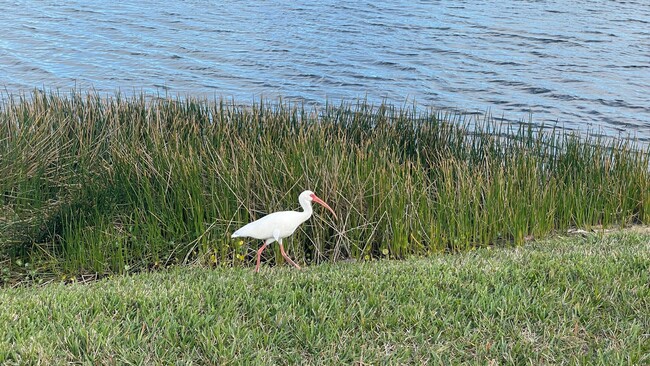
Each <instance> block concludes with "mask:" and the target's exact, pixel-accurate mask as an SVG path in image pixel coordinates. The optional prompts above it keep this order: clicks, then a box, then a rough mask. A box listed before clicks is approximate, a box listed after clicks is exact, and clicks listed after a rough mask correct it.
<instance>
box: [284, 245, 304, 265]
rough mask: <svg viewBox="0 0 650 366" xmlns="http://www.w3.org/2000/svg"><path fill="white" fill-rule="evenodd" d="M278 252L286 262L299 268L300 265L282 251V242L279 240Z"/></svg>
mask: <svg viewBox="0 0 650 366" xmlns="http://www.w3.org/2000/svg"><path fill="white" fill-rule="evenodd" d="M280 253H282V256H283V257H284V259H286V260H287V262H289V263H291V264H293V266H294V267H296V268H298V269H300V266H299V265H297V264H296V262H294V261H292V260H291V258H289V256H288V255H287V253H286V252H285V251H284V246H283V245H282V242H280Z"/></svg>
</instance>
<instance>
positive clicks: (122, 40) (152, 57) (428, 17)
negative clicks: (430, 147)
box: [0, 0, 650, 140]
mask: <svg viewBox="0 0 650 366" xmlns="http://www.w3.org/2000/svg"><path fill="white" fill-rule="evenodd" d="M0 22H1V23H2V24H5V27H3V35H2V37H0V65H1V66H2V67H0V87H3V88H4V89H6V90H8V91H10V92H24V91H28V90H30V89H32V88H41V87H46V88H54V89H56V88H61V89H62V90H65V89H70V88H75V87H76V88H94V89H96V90H98V91H100V92H108V93H110V92H113V91H116V90H118V89H120V90H122V91H128V90H134V91H140V90H143V91H147V92H154V93H157V92H160V91H166V92H170V93H172V94H174V95H176V94H180V95H183V94H193V95H199V96H200V95H206V96H213V95H215V94H216V95H222V96H224V97H228V98H230V97H234V98H236V99H239V100H242V101H246V100H257V98H259V96H260V95H263V96H266V97H270V98H274V97H275V96H285V97H295V98H297V99H300V100H303V101H308V102H313V103H322V102H324V101H325V100H326V99H327V98H329V99H340V98H344V99H355V98H366V99H368V100H369V101H371V102H379V101H381V100H389V101H392V102H394V103H398V104H401V103H402V102H404V101H405V99H407V98H409V99H412V100H416V101H417V102H418V103H419V104H424V105H429V106H432V107H439V108H446V109H450V110H458V109H462V110H463V111H466V112H467V113H469V114H474V113H477V112H485V111H490V112H491V113H492V114H494V115H496V116H499V117H504V118H505V119H506V120H510V121H517V120H521V119H523V120H528V116H529V114H530V113H533V120H534V121H537V122H538V123H548V122H560V123H562V124H563V125H564V126H566V127H567V128H575V129H589V130H594V129H598V130H602V131H604V133H611V134H619V133H620V132H621V131H625V132H629V133H636V134H637V135H638V136H639V137H641V138H643V139H645V140H650V93H647V90H650V70H649V69H650V51H649V50H650V31H649V30H648V29H649V28H648V25H649V24H650V2H646V1H626V2H615V1H607V0H577V1H573V2H565V1H560V0H548V1H515V0H506V1H499V0H486V1H470V0H439V1H404V0H398V1H386V0H379V1H361V2H353V3H350V2H340V1H333V0H323V1H319V2H313V1H304V0H297V1H268V0H253V1H228V2H217V3H212V2H205V1H198V0H189V1H185V2H171V3H166V4H165V6H161V5H160V2H155V1H152V0H145V1H141V2H128V3H124V2H103V1H99V0H84V1H81V0H71V1H67V2H59V1H52V0H49V1H48V0H45V1H40V2H33V1H26V0H18V1H14V2H13V3H12V5H11V6H6V7H5V9H3V12H1V13H0Z"/></svg>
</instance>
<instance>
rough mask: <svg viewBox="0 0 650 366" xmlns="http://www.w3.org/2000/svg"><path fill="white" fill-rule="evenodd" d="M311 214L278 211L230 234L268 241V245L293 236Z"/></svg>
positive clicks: (236, 236) (234, 236)
mask: <svg viewBox="0 0 650 366" xmlns="http://www.w3.org/2000/svg"><path fill="white" fill-rule="evenodd" d="M311 214H312V213H311V212H306V211H303V212H298V211H280V212H274V213H272V214H268V215H266V216H264V217H262V218H261V219H259V220H256V221H253V222H251V223H249V224H246V225H244V226H243V227H242V228H240V229H238V230H237V231H235V232H234V233H233V234H232V237H233V238H238V237H242V236H246V237H249V238H255V239H259V240H268V244H271V243H273V242H274V241H278V240H280V239H284V238H286V237H288V236H290V235H291V234H293V233H294V232H295V231H296V229H297V228H298V226H300V224H302V223H303V222H305V221H307V220H309V218H310V217H311Z"/></svg>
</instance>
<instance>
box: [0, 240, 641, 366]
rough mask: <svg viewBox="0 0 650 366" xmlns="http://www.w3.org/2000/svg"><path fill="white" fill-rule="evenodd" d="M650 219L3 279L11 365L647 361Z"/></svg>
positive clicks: (0, 309)
mask: <svg viewBox="0 0 650 366" xmlns="http://www.w3.org/2000/svg"><path fill="white" fill-rule="evenodd" d="M649 283H650V234H648V233H645V234H644V233H635V232H626V233H623V234H621V233H619V234H611V235H605V236H604V237H602V236H598V235H590V236H587V237H580V236H576V237H572V238H561V239H552V240H545V241H541V242H537V243H529V244H527V245H526V246H524V247H517V248H501V249H489V248H486V249H479V250H475V251H470V252H467V253H463V254H454V255H440V256H433V257H431V258H427V259H410V260H405V261H379V262H369V263H360V262H347V263H339V264H325V265H320V266H312V267H308V268H305V269H304V270H302V271H298V270H295V269H294V268H290V267H288V266H282V267H275V268H272V267H269V266H268V265H267V266H264V267H263V268H262V271H261V273H259V274H254V273H253V271H252V269H251V268H216V269H209V268H197V267H194V268H190V267H179V268H174V269H170V270H167V271H162V272H157V273H145V274H138V275H130V276H126V277H114V278H108V279H104V280H101V281H98V282H95V283H92V284H89V285H84V284H74V285H64V284H50V285H47V286H43V287H25V288H17V289H7V288H5V289H2V290H0V364H3V365H4V364H9V365H12V364H20V365H22V364H46V365H50V364H66V363H79V364H108V365H114V364H138V365H140V364H242V365H249V364H268V365H270V364H316V365H317V364H328V365H329V364H357V365H367V364H440V363H443V364H452V363H453V364H458V363H463V362H465V363H471V364H474V363H478V364H517V365H523V364H533V365H539V364H566V363H569V364H576V363H577V364H603V365H618V364H646V365H647V364H648V363H650V334H649V333H650V289H649V285H648V284H649Z"/></svg>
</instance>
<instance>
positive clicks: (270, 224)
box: [232, 191, 336, 272]
mask: <svg viewBox="0 0 650 366" xmlns="http://www.w3.org/2000/svg"><path fill="white" fill-rule="evenodd" d="M312 201H314V202H317V203H319V204H321V205H323V206H324V207H325V208H327V209H328V210H330V211H331V212H332V214H334V217H336V214H335V213H334V211H333V210H332V208H331V207H330V206H328V205H327V203H325V202H323V200H321V199H320V198H318V197H317V196H316V195H315V194H314V192H312V191H304V192H302V193H301V194H300V196H298V202H300V206H302V209H303V211H280V212H274V213H272V214H268V215H266V216H264V217H262V218H261V219H259V220H255V221H253V222H251V223H250V224H246V225H244V226H242V227H241V228H239V229H237V230H236V231H235V232H234V233H233V234H232V237H233V238H238V237H244V236H245V237H249V238H255V239H259V240H264V245H262V247H261V248H260V249H259V250H258V251H257V265H256V266H255V272H257V271H259V269H260V256H261V255H262V251H264V248H266V246H267V245H269V244H271V243H273V242H275V241H277V242H278V243H280V252H281V253H282V256H283V257H284V258H285V259H286V260H287V262H289V263H291V264H293V265H294V266H295V267H296V268H300V266H299V265H297V264H296V263H295V262H294V261H292V260H291V258H289V257H288V256H287V254H286V253H285V251H284V247H283V246H282V239H284V238H286V237H287V236H290V235H291V234H293V233H294V232H295V231H296V229H297V228H298V226H300V224H302V223H303V222H305V221H307V220H309V218H310V217H311V215H312V213H313V209H312V207H311V203H312Z"/></svg>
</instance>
